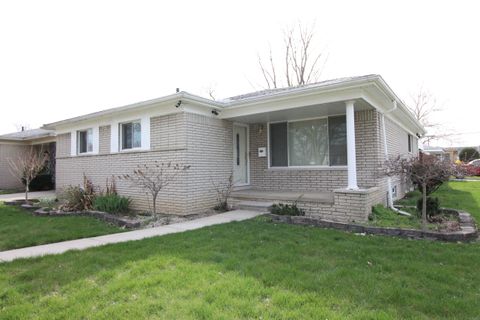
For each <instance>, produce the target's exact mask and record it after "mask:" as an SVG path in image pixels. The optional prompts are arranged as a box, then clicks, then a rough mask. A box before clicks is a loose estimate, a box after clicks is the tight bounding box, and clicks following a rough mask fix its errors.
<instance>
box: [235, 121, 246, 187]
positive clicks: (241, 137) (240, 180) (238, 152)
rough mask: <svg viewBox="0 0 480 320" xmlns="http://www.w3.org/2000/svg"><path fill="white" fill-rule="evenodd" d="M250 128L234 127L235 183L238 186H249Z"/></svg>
mask: <svg viewBox="0 0 480 320" xmlns="http://www.w3.org/2000/svg"><path fill="white" fill-rule="evenodd" d="M247 137H248V127H247V126H243V125H234V126H233V182H234V184H235V185H237V186H239V185H240V186H241V185H247V184H248V139H247Z"/></svg>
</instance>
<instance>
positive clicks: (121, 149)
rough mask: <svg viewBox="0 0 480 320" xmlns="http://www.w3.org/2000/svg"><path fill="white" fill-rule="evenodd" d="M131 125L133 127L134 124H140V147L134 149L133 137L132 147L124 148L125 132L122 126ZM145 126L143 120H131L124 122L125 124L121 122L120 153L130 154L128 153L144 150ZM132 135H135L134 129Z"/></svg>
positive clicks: (119, 127)
mask: <svg viewBox="0 0 480 320" xmlns="http://www.w3.org/2000/svg"><path fill="white" fill-rule="evenodd" d="M129 123H131V124H132V125H133V124H134V123H138V124H140V147H133V137H132V147H131V148H123V130H122V126H123V125H124V124H129ZM143 130H144V129H143V124H142V119H135V120H129V121H123V122H120V123H119V124H118V138H119V139H118V149H119V150H120V152H128V151H132V150H133V151H135V150H141V149H142V146H143V139H144V137H143V134H142V132H143ZM132 134H133V129H132Z"/></svg>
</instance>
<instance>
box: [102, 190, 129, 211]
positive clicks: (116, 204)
mask: <svg viewBox="0 0 480 320" xmlns="http://www.w3.org/2000/svg"><path fill="white" fill-rule="evenodd" d="M130 203H131V200H130V198H127V197H122V196H119V195H117V194H107V195H102V196H98V197H96V198H95V200H94V201H93V208H94V209H95V210H98V211H104V212H108V213H127V212H128V211H129V209H130Z"/></svg>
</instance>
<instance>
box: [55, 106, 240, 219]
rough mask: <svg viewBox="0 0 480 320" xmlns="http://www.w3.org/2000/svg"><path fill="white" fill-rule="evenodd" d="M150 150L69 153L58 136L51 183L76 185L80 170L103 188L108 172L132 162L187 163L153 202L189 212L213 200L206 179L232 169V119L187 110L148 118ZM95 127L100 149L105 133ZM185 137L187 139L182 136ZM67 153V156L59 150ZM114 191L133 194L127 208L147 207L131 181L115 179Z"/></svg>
mask: <svg viewBox="0 0 480 320" xmlns="http://www.w3.org/2000/svg"><path fill="white" fill-rule="evenodd" d="M150 125H151V128H150V135H151V151H143V152H128V153H117V154H100V155H86V156H78V157H70V156H69V152H70V144H69V143H66V141H65V140H67V139H69V135H68V137H67V135H65V136H62V137H60V140H59V141H61V142H60V143H58V144H57V146H58V148H59V149H58V150H57V154H61V155H63V156H59V157H57V186H58V189H62V188H64V187H65V186H68V185H80V184H81V183H82V179H83V173H85V174H86V175H87V177H88V178H90V179H91V180H92V182H93V183H94V184H95V185H97V186H100V187H101V188H104V186H105V181H106V179H107V178H110V177H111V176H112V175H115V176H118V175H122V174H127V173H132V172H133V170H134V169H135V168H136V166H137V165H139V164H140V165H144V164H146V165H148V166H152V165H154V164H155V161H158V162H159V163H162V162H163V163H168V162H169V161H172V162H173V163H180V164H187V165H191V169H190V170H188V171H186V172H184V173H182V174H181V175H180V176H179V177H178V179H177V180H176V181H175V182H172V183H171V184H170V185H169V186H168V187H167V188H166V189H165V190H164V192H161V194H160V195H159V199H158V201H157V207H158V208H159V210H160V211H161V212H165V213H174V214H195V213H200V212H203V211H205V210H208V209H210V208H212V207H213V206H214V205H215V203H216V194H215V192H214V191H213V186H212V182H211V181H212V179H213V180H214V181H215V180H216V181H225V180H227V179H228V176H229V174H230V172H231V170H232V161H233V160H232V124H231V122H229V121H225V120H219V119H214V118H211V117H205V116H201V115H196V114H190V113H178V114H173V115H167V116H162V117H154V118H152V119H151V120H150ZM104 130H105V129H103V130H102V128H101V129H100V146H99V147H100V150H103V152H104V151H105V150H106V146H105V145H106V144H107V143H108V146H109V144H110V143H109V139H110V138H109V135H108V139H107V134H106V133H105V132H104V133H103V134H102V131H104ZM187 137H188V139H187ZM66 154H67V156H65V155H66ZM117 189H118V192H119V194H121V195H125V196H129V197H131V198H132V200H133V203H132V205H133V208H134V209H137V210H146V211H149V210H150V207H151V206H150V201H147V197H145V194H144V192H143V191H142V190H141V189H140V188H138V187H135V186H132V185H131V183H128V182H126V181H121V180H119V179H117Z"/></svg>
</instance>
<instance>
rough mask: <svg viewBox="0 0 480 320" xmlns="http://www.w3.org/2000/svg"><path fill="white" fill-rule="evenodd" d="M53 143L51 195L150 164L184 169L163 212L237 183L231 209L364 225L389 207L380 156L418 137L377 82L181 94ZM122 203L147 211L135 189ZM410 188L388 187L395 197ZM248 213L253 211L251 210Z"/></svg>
mask: <svg viewBox="0 0 480 320" xmlns="http://www.w3.org/2000/svg"><path fill="white" fill-rule="evenodd" d="M45 128H47V129H51V130H55V132H56V134H57V169H56V171H57V175H56V179H57V187H58V189H61V188H62V187H65V186H68V185H79V184H81V183H82V179H83V174H85V175H86V176H87V177H88V178H90V179H91V180H92V181H93V183H94V184H95V185H99V186H103V185H105V180H106V179H107V178H110V177H111V176H112V175H115V176H117V175H121V174H127V173H132V172H133V170H134V169H135V168H136V166H137V165H144V164H146V165H149V166H152V165H154V163H155V161H159V162H169V161H172V162H174V163H181V164H188V165H191V169H190V170H188V171H186V172H185V173H184V174H182V175H180V176H179V177H178V180H177V181H175V182H174V183H172V184H171V185H169V186H168V187H167V188H166V189H165V191H164V192H163V193H162V194H161V195H160V196H159V199H158V207H159V208H161V210H162V211H164V212H165V213H173V214H183V215H186V214H195V213H199V212H202V211H205V210H208V209H210V208H212V207H213V206H214V205H215V202H216V194H215V192H214V189H213V187H212V182H217V183H218V182H221V181H227V180H228V177H229V175H230V174H231V173H232V172H233V175H234V180H235V184H236V191H235V192H234V193H233V194H232V199H231V201H232V203H233V204H235V205H237V206H240V205H241V204H242V202H248V203H250V204H251V205H255V203H261V202H268V201H285V202H287V201H288V202H290V201H292V200H295V199H296V198H297V197H298V196H299V195H303V196H302V197H301V198H300V199H299V202H298V204H299V206H300V207H303V208H304V209H306V211H307V214H309V215H314V216H318V217H321V218H324V219H330V220H340V221H352V220H357V221H359V220H366V219H367V216H368V214H369V213H370V211H371V207H372V205H374V204H377V203H385V202H386V199H387V179H386V178H385V177H384V176H383V175H382V174H381V166H382V164H383V162H384V161H385V159H386V155H387V154H388V155H399V154H413V155H415V154H417V152H418V137H419V136H421V135H423V134H424V129H423V128H422V126H421V125H420V124H419V123H418V122H417V121H416V120H415V118H414V117H413V116H412V114H411V113H410V112H409V111H408V109H407V108H406V106H405V105H404V104H403V102H402V101H401V100H400V99H399V98H398V97H397V96H396V95H395V93H394V92H393V91H392V90H391V89H390V87H389V86H388V85H387V84H386V83H385V81H384V80H383V79H382V78H381V77H380V76H378V75H368V76H362V77H353V78H342V79H335V80H329V81H323V82H319V83H315V84H310V85H304V86H300V87H294V88H284V89H273V90H264V91H259V92H254V93H251V94H246V95H241V96H236V97H232V98H229V99H226V100H222V101H212V100H209V99H205V98H202V97H199V96H195V95H192V94H189V93H187V92H178V93H175V94H172V95H169V96H166V97H162V98H159V99H154V100H150V101H145V102H140V103H136V104H132V105H128V106H124V107H119V108H114V109H109V110H104V111H100V112H96V113H92V114H88V115H84V116H80V117H76V118H72V119H68V120H63V121H59V122H55V123H51V124H48V125H45ZM117 189H118V191H119V193H120V194H122V195H126V196H129V197H131V198H132V200H133V206H134V208H136V209H139V210H148V209H149V201H147V197H146V195H145V193H144V192H142V190H141V189H139V188H137V187H135V186H132V185H131V184H129V183H128V182H126V181H119V180H117ZM405 189H406V187H405V186H404V185H402V184H401V183H400V182H399V181H398V180H395V179H394V180H393V181H392V190H391V191H392V193H393V196H394V197H395V196H397V197H401V196H402V195H403V194H404V192H405ZM252 203H253V204H252Z"/></svg>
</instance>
